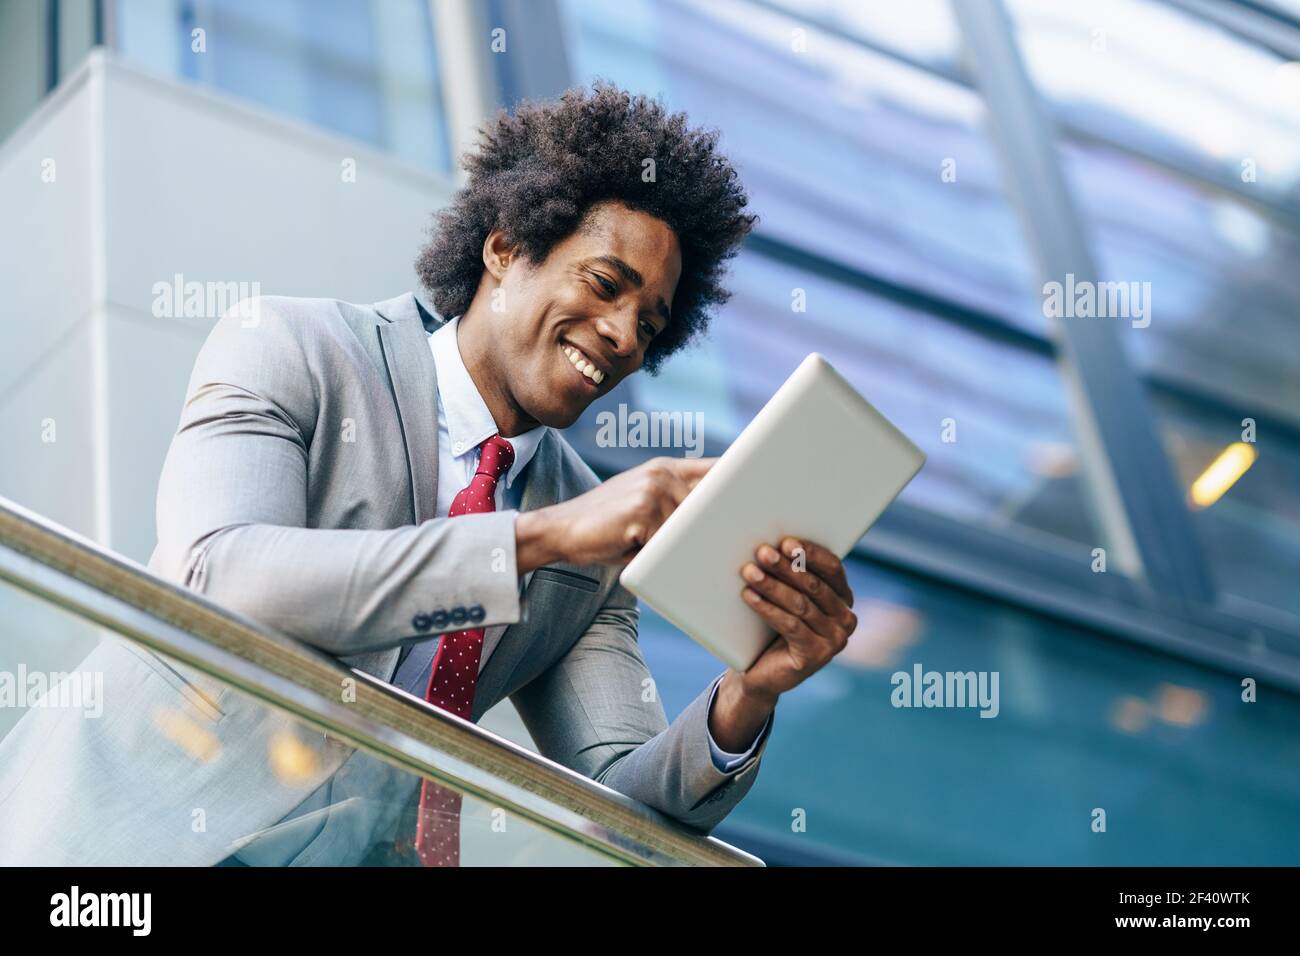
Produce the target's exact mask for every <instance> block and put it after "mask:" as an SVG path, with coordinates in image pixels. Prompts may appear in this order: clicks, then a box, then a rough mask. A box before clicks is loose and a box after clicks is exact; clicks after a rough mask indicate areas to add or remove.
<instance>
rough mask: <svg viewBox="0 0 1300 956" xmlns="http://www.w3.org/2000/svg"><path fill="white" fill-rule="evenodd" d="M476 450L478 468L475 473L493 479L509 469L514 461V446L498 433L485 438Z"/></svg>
mask: <svg viewBox="0 0 1300 956" xmlns="http://www.w3.org/2000/svg"><path fill="white" fill-rule="evenodd" d="M478 451H479V458H478V470H477V471H476V472H475V474H477V475H487V476H488V477H489V478H492V479H493V480H495V479H497V478H500V477H501V476H502V475H504V474H505V473H506V472H507V471H509V470H510V466H511V465H513V464H514V463H515V450H514V448H513V447H511V445H510V442H508V441H506V440H505V439H504V438H502V437H501V436H500V435H493V436H492V437H491V438H485V439H484V440H483V443H482V444H480V445H479V446H478Z"/></svg>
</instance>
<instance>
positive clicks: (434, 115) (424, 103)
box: [114, 0, 451, 170]
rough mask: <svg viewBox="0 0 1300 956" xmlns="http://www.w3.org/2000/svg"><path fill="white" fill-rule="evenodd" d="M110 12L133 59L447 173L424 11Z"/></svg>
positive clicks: (233, 1)
mask: <svg viewBox="0 0 1300 956" xmlns="http://www.w3.org/2000/svg"><path fill="white" fill-rule="evenodd" d="M114 10H115V11H116V13H117V17H116V29H117V33H116V37H117V45H118V48H119V49H120V50H121V52H122V53H123V54H124V55H125V56H126V57H127V58H128V59H131V60H134V61H135V62H137V63H140V64H143V65H146V66H149V67H152V68H155V69H158V70H161V71H164V72H167V73H172V74H175V75H179V76H185V77H188V78H190V79H194V80H198V81H199V82H203V83H209V84H211V85H213V86H216V87H219V88H220V89H222V90H224V91H226V92H229V93H233V94H235V95H237V96H241V97H244V98H246V99H249V100H252V101H253V102H256V103H259V104H261V105H263V106H266V107H269V108H271V109H274V110H277V111H279V112H282V113H285V114H288V115H290V116H293V117H297V118H299V119H303V120H307V121H309V122H311V123H315V124H317V125H319V126H323V127H325V128H327V129H331V130H334V131H336V132H339V133H342V134H344V135H346V136H351V137H354V138H356V139H360V140H362V141H364V142H368V143H372V144H374V145H376V146H381V147H383V148H385V149H388V150H390V151H392V152H393V153H394V154H396V155H398V156H400V157H402V158H404V159H408V160H410V161H412V162H414V163H418V164H419V165H422V166H428V167H432V168H435V169H439V170H448V169H450V168H451V166H450V150H449V147H448V142H447V134H446V129H445V119H444V116H443V111H442V101H441V93H440V89H439V81H438V71H437V62H436V59H435V43H434V33H433V23H432V19H431V11H430V5H429V2H428V0H362V2H357V0H281V2H277V3H263V2H260V0H158V2H151V3H120V4H115V5H114ZM195 31H202V34H201V35H198V34H196V33H195ZM200 46H201V47H202V49H201V50H200V49H198V48H199V47H200Z"/></svg>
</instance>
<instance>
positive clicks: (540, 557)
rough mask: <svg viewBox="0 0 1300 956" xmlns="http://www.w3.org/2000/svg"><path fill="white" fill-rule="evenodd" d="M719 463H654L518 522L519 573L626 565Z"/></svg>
mask: <svg viewBox="0 0 1300 956" xmlns="http://www.w3.org/2000/svg"><path fill="white" fill-rule="evenodd" d="M716 461H717V459H716V458H667V457H660V458H652V459H651V460H650V461H647V462H645V463H644V464H641V465H638V466H637V467H635V468H631V469H629V470H628V471H625V472H623V473H622V474H618V475H615V476H614V477H613V478H611V479H609V481H606V482H604V483H602V484H600V485H598V486H597V487H595V488H593V489H591V491H588V492H587V493H586V494H582V495H578V497H576V498H570V499H569V500H568V501H562V502H560V503H559V504H556V505H551V506H550V507H547V508H539V509H537V510H536V511H524V512H521V513H520V515H519V517H518V519H517V520H516V522H515V539H516V547H517V549H518V551H517V556H516V565H517V568H518V571H519V573H520V574H521V575H522V574H526V573H528V572H529V571H532V570H533V569H534V568H539V567H541V566H542V565H543V564H549V563H551V562H552V561H568V562H570V563H572V564H626V563H627V562H629V561H631V560H632V558H633V556H634V555H635V554H636V553H637V552H638V551H640V550H641V548H642V547H643V546H644V545H645V543H646V542H647V541H649V540H650V537H651V536H652V535H653V534H654V533H655V532H656V531H658V530H659V526H660V525H662V524H663V523H664V522H665V521H667V520H668V516H669V515H670V514H672V513H673V511H674V510H676V508H677V506H678V505H679V504H681V503H682V499H683V498H685V497H686V495H687V493H688V492H689V491H690V490H691V489H692V488H694V487H695V486H696V484H698V483H699V480H700V479H701V478H703V477H704V475H705V474H706V473H707V472H708V470H709V469H710V468H712V467H713V463H714V462H716Z"/></svg>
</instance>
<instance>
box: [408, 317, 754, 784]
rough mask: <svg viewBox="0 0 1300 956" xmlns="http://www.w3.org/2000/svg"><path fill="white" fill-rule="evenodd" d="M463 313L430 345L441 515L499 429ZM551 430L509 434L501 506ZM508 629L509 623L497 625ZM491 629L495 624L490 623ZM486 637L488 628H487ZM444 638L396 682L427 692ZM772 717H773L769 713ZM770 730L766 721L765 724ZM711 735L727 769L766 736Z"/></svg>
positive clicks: (411, 657)
mask: <svg viewBox="0 0 1300 956" xmlns="http://www.w3.org/2000/svg"><path fill="white" fill-rule="evenodd" d="M459 324H460V318H459V316H458V317H456V318H453V319H451V320H450V321H448V322H446V323H444V324H443V325H442V326H441V327H440V328H439V329H438V330H437V331H435V332H433V333H432V334H430V335H429V349H430V351H431V352H432V353H433V364H434V367H435V369H436V370H437V374H438V503H437V511H436V517H439V518H443V517H446V515H447V514H448V512H449V511H450V510H451V503H452V501H453V500H454V499H455V497H456V495H457V493H458V492H459V491H460V490H461V489H462V488H464V487H465V486H466V485H468V484H469V483H470V480H471V479H472V478H473V477H474V472H475V470H476V469H477V468H478V459H479V451H478V446H479V444H480V443H481V442H483V441H484V440H485V439H487V438H490V437H491V436H493V435H495V434H496V433H497V425H496V421H495V420H494V419H493V418H492V413H491V412H490V411H489V410H488V407H487V403H486V402H484V401H483V396H481V395H480V394H479V392H478V388H477V387H476V386H475V385H474V380H473V379H472V378H470V375H469V370H468V369H466V368H465V361H464V359H463V358H462V357H461V354H460V348H459V346H458V345H457V342H456V330H457V328H458V327H459ZM545 435H546V426H545V425H539V426H538V427H537V428H534V429H531V430H529V431H526V432H524V433H523V434H521V435H515V436H513V437H511V438H508V439H506V440H507V441H509V442H510V445H511V447H512V448H514V451H515V460H514V463H513V464H512V465H511V466H510V470H509V471H507V472H506V474H505V480H504V481H498V482H497V489H496V508H497V511H518V509H519V505H520V502H521V500H522V498H523V488H524V482H522V481H520V480H519V477H520V475H521V474H523V471H524V469H525V468H526V467H528V463H529V462H530V461H532V458H533V455H534V454H535V453H536V451H537V447H538V445H540V444H541V442H542V438H544V437H545ZM531 576H532V575H531V573H529V574H528V575H525V576H524V578H523V580H522V581H521V582H520V592H521V593H522V591H523V589H524V588H526V587H527V586H528V581H529V578H531ZM494 626H495V627H496V628H498V629H499V630H501V631H504V630H505V628H506V627H507V625H504V624H497V625H494ZM488 630H491V629H488ZM484 638H485V642H486V638H487V632H486V631H485V634H484ZM440 640H441V638H437V637H435V638H431V639H430V640H428V641H425V642H423V643H421V644H418V645H414V646H413V647H412V648H411V649H410V651H409V652H404V654H403V658H402V659H401V660H400V661H399V663H398V667H397V672H396V673H395V674H394V675H393V683H394V684H395V685H397V686H398V687H401V688H402V689H403V690H406V691H407V692H408V693H411V694H414V695H415V696H417V697H423V696H424V691H425V688H426V687H427V686H428V682H429V671H430V669H431V667H432V664H433V655H434V654H435V653H436V651H437V649H438V643H439V641H440ZM485 663H486V659H484V658H480V660H479V669H480V671H481V670H482V668H483V666H484V664H485ZM721 680H722V675H718V678H717V680H715V681H714V682H713V690H712V692H711V693H710V695H709V713H712V712H713V698H714V697H715V696H716V695H717V692H718V684H719V683H720V682H721ZM768 719H769V720H771V718H770V717H769V718H768ZM763 729H764V730H765V729H766V725H764V728H763ZM706 736H707V737H708V740H709V752H710V754H711V755H712V757H713V764H714V766H716V767H717V768H718V769H719V770H720V771H722V772H723V773H727V772H730V771H731V770H733V769H735V768H736V767H738V766H740V765H741V764H743V763H744V762H745V761H746V760H747V759H748V758H749V757H750V755H751V754H752V753H753V752H754V747H755V745H757V743H758V740H759V739H760V738H761V737H762V736H763V730H760V731H759V732H758V734H757V735H756V736H755V738H754V743H753V744H751V745H750V747H749V749H748V750H747V751H745V752H744V753H741V754H735V753H729V752H727V751H725V750H722V749H721V748H720V747H719V746H718V745H717V743H716V741H714V739H713V734H712V733H711V732H708V731H707V730H706Z"/></svg>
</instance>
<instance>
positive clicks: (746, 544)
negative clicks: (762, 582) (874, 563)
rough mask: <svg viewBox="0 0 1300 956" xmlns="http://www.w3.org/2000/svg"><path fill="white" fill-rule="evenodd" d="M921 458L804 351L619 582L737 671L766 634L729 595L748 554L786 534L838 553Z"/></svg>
mask: <svg viewBox="0 0 1300 956" xmlns="http://www.w3.org/2000/svg"><path fill="white" fill-rule="evenodd" d="M924 462H925V454H924V453H923V452H922V451H921V450H920V449H919V448H917V447H916V446H915V445H914V444H912V442H910V441H909V440H908V439H907V436H905V435H904V434H903V433H902V432H900V431H899V430H898V429H897V428H895V427H894V426H893V425H892V424H890V422H889V421H888V420H887V419H886V418H885V417H884V416H883V415H881V414H880V413H879V412H878V411H876V410H875V409H874V408H872V407H871V405H870V404H869V403H868V402H867V400H866V399H864V398H863V397H862V396H861V395H859V394H858V393H857V392H856V391H854V389H853V386H851V385H850V384H849V383H848V382H846V381H845V380H844V379H843V378H842V377H841V376H840V374H839V373H838V372H836V371H835V369H833V368H832V367H831V366H830V363H829V362H827V361H826V359H825V358H823V357H822V356H821V355H818V354H817V353H815V352H814V353H813V354H812V355H809V356H808V357H807V358H806V359H804V360H803V362H802V363H801V364H800V365H799V367H798V368H797V369H795V371H794V374H792V375H791V376H790V377H789V378H788V379H787V380H786V382H785V384H784V385H782V386H781V387H780V389H778V390H777V393H776V394H775V395H773V396H772V398H771V399H770V400H769V401H768V403H767V404H766V405H764V406H763V408H762V409H761V410H760V411H759V413H758V414H757V415H756V416H755V417H754V420H753V421H752V422H750V423H749V425H748V426H747V427H746V428H745V430H744V431H743V432H741V434H740V436H739V437H738V438H737V439H736V440H735V441H734V442H733V443H732V444H731V447H730V448H728V449H727V451H726V452H725V453H724V454H723V455H722V457H721V458H720V459H719V460H718V462H717V464H715V465H714V466H713V467H712V468H711V469H709V472H708V474H706V475H705V476H704V478H702V479H701V480H700V483H699V484H698V485H696V486H695V488H694V489H693V490H692V491H691V492H690V493H689V494H688V495H687V496H686V498H685V499H683V501H682V503H681V504H680V505H679V506H678V507H677V510H676V511H674V512H673V513H672V514H671V515H669V517H668V520H667V521H665V522H664V523H663V525H662V526H661V527H660V528H659V530H658V531H657V532H656V533H655V534H654V535H653V536H652V537H651V538H650V540H649V541H647V542H646V544H645V546H644V547H642V549H641V551H640V552H639V553H638V554H637V555H636V557H635V558H633V559H632V561H631V563H629V564H628V566H627V567H626V568H624V569H623V573H622V575H621V577H620V579H619V580H620V581H621V583H622V584H623V585H624V586H625V587H627V588H628V590H630V591H631V592H632V593H633V594H635V595H637V596H638V597H639V598H641V599H642V600H644V601H645V602H646V603H647V604H649V605H650V606H651V607H652V608H654V609H655V610H656V611H658V612H659V613H660V614H662V615H663V616H664V617H665V618H667V619H668V620H669V621H671V622H672V623H673V624H675V625H676V626H677V627H678V628H680V629H681V630H682V631H684V632H685V633H686V634H687V635H688V636H689V637H691V638H693V639H694V640H695V641H696V642H697V643H699V644H701V645H702V646H703V647H705V648H706V649H707V650H709V651H712V652H713V653H714V654H715V655H716V656H717V657H719V658H720V659H721V660H722V661H723V662H725V663H726V664H728V665H729V666H731V667H733V668H735V669H736V670H740V671H744V670H746V669H748V668H749V666H750V665H751V664H752V663H753V662H754V661H755V660H757V659H758V657H759V655H760V654H761V653H762V652H763V650H764V648H766V647H767V645H768V644H769V643H771V641H772V639H773V638H774V637H775V636H776V635H775V632H773V631H772V630H771V629H770V628H769V627H768V626H767V625H766V624H765V623H764V622H763V620H762V619H761V618H760V617H759V616H758V615H757V614H756V613H755V612H754V611H753V609H751V608H750V606H749V605H748V604H746V603H745V601H744V599H743V598H742V597H741V596H740V592H741V590H742V589H743V588H744V586H745V582H744V579H742V578H741V576H740V568H741V566H742V565H743V564H744V563H745V562H746V561H750V560H753V558H754V549H755V548H757V547H758V546H759V545H760V544H762V543H764V542H766V543H768V544H772V545H775V544H777V543H778V542H779V541H780V540H781V538H783V537H785V536H786V535H793V536H795V537H797V538H801V539H804V540H807V541H813V542H816V543H818V544H821V545H822V546H824V547H826V548H827V549H829V550H831V551H834V552H835V554H836V555H838V556H839V557H841V558H842V557H844V556H845V555H846V554H848V553H849V551H850V550H851V549H852V547H853V546H854V545H855V544H856V543H857V541H858V539H859V538H861V537H862V535H863V534H865V533H866V531H867V529H868V528H869V527H871V525H872V524H873V523H874V522H875V520H876V518H877V517H879V516H880V513H881V512H882V511H884V510H885V508H886V506H887V505H888V504H889V503H890V502H891V501H893V500H894V498H895V497H897V496H898V493H899V492H900V491H902V490H903V486H904V485H906V484H907V483H908V482H909V481H911V480H912V478H913V476H915V475H916V473H917V472H918V471H920V469H921V465H922V464H923V463H924Z"/></svg>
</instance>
